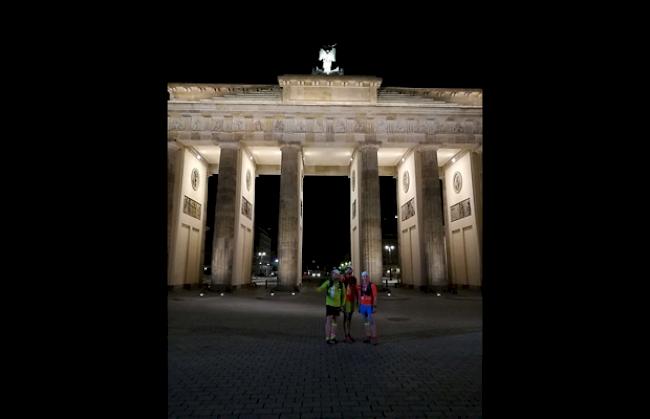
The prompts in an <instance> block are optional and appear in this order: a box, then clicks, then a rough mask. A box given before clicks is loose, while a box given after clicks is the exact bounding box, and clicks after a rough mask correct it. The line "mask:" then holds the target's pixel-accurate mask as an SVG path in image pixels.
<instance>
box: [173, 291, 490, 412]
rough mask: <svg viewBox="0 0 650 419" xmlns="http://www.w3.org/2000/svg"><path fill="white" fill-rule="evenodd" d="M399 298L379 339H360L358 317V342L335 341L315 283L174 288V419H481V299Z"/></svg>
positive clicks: (387, 306)
mask: <svg viewBox="0 0 650 419" xmlns="http://www.w3.org/2000/svg"><path fill="white" fill-rule="evenodd" d="M391 293H392V295H391V297H388V296H386V295H385V294H381V295H380V299H379V301H378V311H377V315H376V316H377V317H376V319H377V328H378V335H379V345H377V346H373V345H368V344H364V343H362V342H361V341H360V339H361V338H362V334H363V332H362V330H363V329H362V326H363V325H362V322H361V321H360V320H361V318H360V316H359V314H358V313H356V314H355V315H354V316H353V319H352V322H353V324H352V328H353V336H355V337H356V338H357V341H356V342H355V343H352V344H346V343H341V342H339V343H338V344H337V345H327V344H326V343H325V339H324V318H325V304H324V300H325V297H324V294H318V293H317V292H316V291H315V289H314V288H313V286H305V287H304V288H303V292H301V293H298V294H297V295H296V296H291V295H290V294H288V293H283V294H276V295H275V296H273V297H272V296H270V295H269V294H268V293H267V290H264V289H263V288H262V289H259V288H258V289H242V290H238V291H236V292H235V293H233V294H226V295H224V296H223V297H221V296H220V295H219V294H215V293H208V294H207V295H205V296H203V297H200V296H199V292H198V291H174V292H171V293H170V294H169V297H168V415H169V417H175V418H176V417H178V418H190V417H191V418H195V417H206V418H207V417H210V418H215V417H228V418H235V417H237V418H318V417H325V418H365V417H393V418H398V417H399V418H418V417H440V418H447V417H453V418H457V417H471V418H475V417H480V416H481V401H482V400H481V378H482V374H481V366H482V299H481V297H480V295H479V294H471V293H469V292H466V293H464V294H463V293H460V294H459V295H453V296H452V295H443V296H440V297H437V296H435V295H433V294H423V293H421V292H419V291H414V290H405V289H397V290H391ZM338 323H339V326H338V335H339V340H340V336H341V335H342V320H340V321H339V322H338Z"/></svg>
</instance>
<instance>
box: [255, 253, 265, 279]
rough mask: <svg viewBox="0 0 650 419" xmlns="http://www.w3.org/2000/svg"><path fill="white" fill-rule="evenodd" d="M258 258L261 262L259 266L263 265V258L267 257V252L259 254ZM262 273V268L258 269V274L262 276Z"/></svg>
mask: <svg viewBox="0 0 650 419" xmlns="http://www.w3.org/2000/svg"><path fill="white" fill-rule="evenodd" d="M257 256H259V257H260V262H259V264H258V266H261V265H262V257H263V256H266V252H257ZM261 273H262V268H261V267H260V268H258V274H261Z"/></svg>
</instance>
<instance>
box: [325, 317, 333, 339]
mask: <svg viewBox="0 0 650 419" xmlns="http://www.w3.org/2000/svg"><path fill="white" fill-rule="evenodd" d="M331 334H332V316H327V317H326V318H325V340H329V339H330V335H331Z"/></svg>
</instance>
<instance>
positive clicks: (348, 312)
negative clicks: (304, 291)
mask: <svg viewBox="0 0 650 419" xmlns="http://www.w3.org/2000/svg"><path fill="white" fill-rule="evenodd" d="M318 290H319V291H325V290H326V291H327V296H326V297H325V316H326V317H325V341H326V342H327V343H328V344H334V343H337V340H336V327H337V324H336V320H337V319H338V317H339V314H340V312H341V311H343V331H344V333H345V342H347V343H353V342H354V338H353V337H352V329H351V323H352V314H353V313H354V312H355V311H357V310H358V311H359V313H361V315H362V316H363V317H364V326H365V332H366V337H365V339H364V340H363V341H364V342H365V343H372V344H373V345H377V325H376V324H375V319H374V316H373V313H374V312H375V310H376V308H377V286H376V285H375V284H373V283H372V282H371V281H370V278H369V277H368V272H362V273H361V283H360V284H357V279H356V278H355V276H354V275H353V274H352V268H348V269H347V270H346V272H345V274H341V273H340V272H339V271H338V270H337V269H334V270H333V271H332V275H331V278H330V279H328V280H326V281H325V282H323V283H322V284H321V286H320V287H318Z"/></svg>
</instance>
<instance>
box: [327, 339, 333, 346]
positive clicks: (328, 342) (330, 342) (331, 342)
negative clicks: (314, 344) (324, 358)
mask: <svg viewBox="0 0 650 419" xmlns="http://www.w3.org/2000/svg"><path fill="white" fill-rule="evenodd" d="M325 342H326V343H327V344H328V345H331V344H333V343H334V341H333V340H332V339H327V340H326V341H325Z"/></svg>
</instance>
